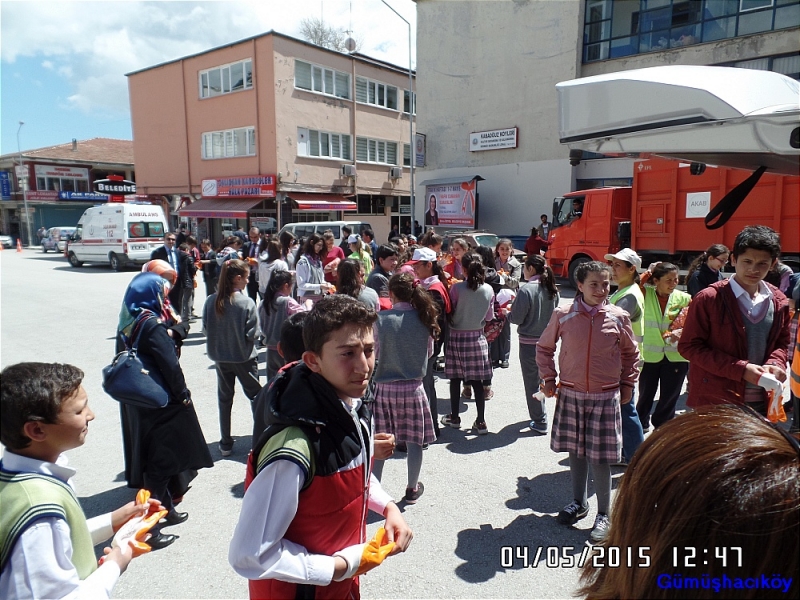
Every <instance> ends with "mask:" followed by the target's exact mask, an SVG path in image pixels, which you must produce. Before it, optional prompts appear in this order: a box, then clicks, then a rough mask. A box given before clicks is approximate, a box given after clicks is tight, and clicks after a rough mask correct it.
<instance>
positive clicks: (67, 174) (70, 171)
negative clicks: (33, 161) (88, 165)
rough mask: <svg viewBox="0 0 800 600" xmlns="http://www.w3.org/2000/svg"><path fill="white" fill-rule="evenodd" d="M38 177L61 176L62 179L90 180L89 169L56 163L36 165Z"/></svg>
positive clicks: (35, 169)
mask: <svg viewBox="0 0 800 600" xmlns="http://www.w3.org/2000/svg"><path fill="white" fill-rule="evenodd" d="M34 172H35V173H36V177H60V178H62V179H86V180H87V181H88V180H89V169H83V168H81V167H56V166H55V165H35V166H34Z"/></svg>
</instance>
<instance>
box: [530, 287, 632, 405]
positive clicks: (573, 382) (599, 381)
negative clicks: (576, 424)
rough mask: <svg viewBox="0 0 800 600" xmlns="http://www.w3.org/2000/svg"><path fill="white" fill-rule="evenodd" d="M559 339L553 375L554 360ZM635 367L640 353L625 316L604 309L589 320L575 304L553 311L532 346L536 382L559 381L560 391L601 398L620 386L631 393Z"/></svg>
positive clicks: (611, 308) (614, 309) (616, 309)
mask: <svg viewBox="0 0 800 600" xmlns="http://www.w3.org/2000/svg"><path fill="white" fill-rule="evenodd" d="M559 339H561V351H560V352H559V355H558V368H559V373H556V366H555V361H554V356H555V352H556V342H558V340H559ZM638 362H639V348H638V346H637V344H636V340H635V339H634V337H633V331H632V330H631V320H630V317H629V316H628V313H627V312H625V311H624V310H622V309H621V308H619V307H617V306H614V305H613V304H608V303H606V304H603V305H602V306H600V308H599V310H598V312H597V314H596V315H595V316H594V317H592V316H591V315H590V314H589V313H588V312H586V311H585V310H583V308H582V307H581V306H580V303H579V302H578V301H577V300H576V301H575V302H573V303H572V304H571V305H570V306H560V307H558V308H557V309H555V310H554V311H553V315H552V316H551V317H550V322H549V323H548V324H547V328H546V329H545V330H544V333H542V337H541V338H539V343H538V344H536V364H537V366H538V367H539V376H540V377H541V378H542V379H543V380H545V381H548V380H555V379H556V375H558V377H559V381H560V384H561V385H562V386H563V387H567V388H573V389H574V390H576V391H578V392H589V393H598V392H605V391H608V390H615V389H617V388H619V386H620V385H627V386H629V387H635V386H636V381H637V380H638V379H639V369H638V367H637V364H638Z"/></svg>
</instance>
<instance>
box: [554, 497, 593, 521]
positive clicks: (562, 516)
mask: <svg viewBox="0 0 800 600" xmlns="http://www.w3.org/2000/svg"><path fill="white" fill-rule="evenodd" d="M588 514H589V505H588V504H586V505H584V506H581V504H580V503H579V502H578V501H577V500H574V501H573V502H570V503H569V504H567V505H566V506H565V507H564V508H563V509H561V512H559V513H558V517H556V518H557V519H558V522H559V523H561V524H563V525H574V524H575V523H577V522H578V521H580V520H581V519H582V518H584V517H585V516H586V515H588Z"/></svg>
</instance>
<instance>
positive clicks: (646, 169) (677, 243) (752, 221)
mask: <svg viewBox="0 0 800 600" xmlns="http://www.w3.org/2000/svg"><path fill="white" fill-rule="evenodd" d="M703 167H704V168H698V166H697V164H696V163H694V164H690V163H688V162H680V161H676V160H669V159H660V158H655V159H650V160H644V161H640V162H637V163H635V165H634V174H633V187H608V188H598V189H591V190H582V191H577V192H571V193H568V194H564V196H562V197H559V198H556V199H555V200H554V201H553V228H552V229H551V231H550V235H549V242H550V247H549V248H548V251H547V258H548V260H549V262H550V265H551V267H552V268H553V271H555V273H556V275H558V276H561V277H566V278H569V281H570V283H571V284H572V285H573V286H574V285H575V269H576V268H577V267H578V265H579V264H581V263H582V262H587V261H590V260H600V261H603V260H605V259H604V256H605V255H606V254H613V253H615V252H617V251H618V250H620V249H621V248H626V247H629V248H632V249H633V250H635V251H636V252H638V253H639V255H640V256H642V262H643V265H644V266H647V265H648V264H650V263H651V262H654V261H659V260H661V261H670V262H673V263H675V264H677V265H678V266H679V267H681V268H683V269H685V268H686V267H687V266H688V265H689V263H690V262H691V261H692V260H693V259H694V258H695V257H696V256H697V255H698V254H701V253H702V252H703V251H704V250H705V249H706V248H708V247H709V246H711V245H712V244H718V243H721V244H725V245H726V246H728V247H729V248H730V247H732V246H733V240H734V238H735V237H736V235H737V234H738V233H739V232H740V231H741V230H742V228H744V227H745V226H747V225H767V226H769V227H772V228H773V229H774V230H776V231H777V232H778V233H779V234H780V236H781V249H782V257H781V260H782V261H783V262H785V263H786V264H788V265H789V266H790V267H792V269H793V270H794V271H800V177H798V176H791V175H778V174H772V173H765V174H764V175H763V176H762V177H761V178H760V179H759V180H758V183H757V184H756V185H755V186H754V187H753V189H752V191H750V193H749V194H748V195H747V197H746V198H745V199H744V201H743V202H742V204H741V206H739V207H738V209H736V211H735V212H733V214H732V215H731V216H730V217H729V218H728V220H727V221H726V222H725V224H724V225H722V226H721V227H719V228H718V229H708V228H707V227H706V225H705V219H706V216H707V215H708V214H709V212H710V211H712V210H713V209H714V208H715V207H716V205H717V204H718V203H719V202H720V201H721V200H722V199H723V198H724V197H725V196H726V195H727V194H728V193H729V192H730V191H731V190H732V189H734V188H735V187H736V186H738V185H739V184H741V183H742V182H743V181H744V180H745V179H747V178H748V176H749V173H748V172H747V171H744V170H741V169H735V168H725V167H712V166H708V167H705V166H704V165H703ZM576 200H577V201H578V202H577V203H576V202H575V201H576Z"/></svg>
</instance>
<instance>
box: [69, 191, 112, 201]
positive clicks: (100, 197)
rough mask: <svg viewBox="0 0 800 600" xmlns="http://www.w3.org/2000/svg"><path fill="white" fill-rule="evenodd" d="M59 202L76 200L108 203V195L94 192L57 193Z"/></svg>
mask: <svg viewBox="0 0 800 600" xmlns="http://www.w3.org/2000/svg"><path fill="white" fill-rule="evenodd" d="M58 199H59V200H77V201H79V202H108V194H97V193H94V192H58Z"/></svg>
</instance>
